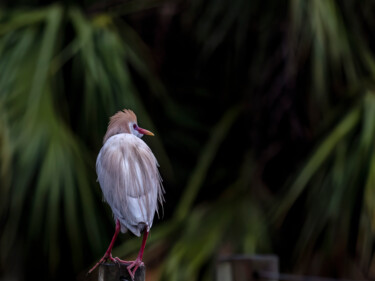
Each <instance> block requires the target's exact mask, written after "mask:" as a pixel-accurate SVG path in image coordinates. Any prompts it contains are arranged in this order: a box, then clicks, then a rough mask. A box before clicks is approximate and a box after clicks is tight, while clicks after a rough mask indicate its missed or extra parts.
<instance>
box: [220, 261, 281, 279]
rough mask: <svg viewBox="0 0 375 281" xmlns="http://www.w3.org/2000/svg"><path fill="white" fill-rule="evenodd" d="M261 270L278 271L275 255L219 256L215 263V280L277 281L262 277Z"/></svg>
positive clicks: (276, 273)
mask: <svg viewBox="0 0 375 281" xmlns="http://www.w3.org/2000/svg"><path fill="white" fill-rule="evenodd" d="M262 272H268V273H274V274H273V276H277V275H278V273H279V259H278V257H277V256H275V255H235V256H228V257H223V258H220V259H219V260H218V261H217V264H216V281H277V280H276V279H264V278H262V274H261V273H262Z"/></svg>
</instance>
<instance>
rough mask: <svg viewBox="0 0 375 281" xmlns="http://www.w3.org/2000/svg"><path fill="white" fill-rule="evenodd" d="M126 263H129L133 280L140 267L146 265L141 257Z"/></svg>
mask: <svg viewBox="0 0 375 281" xmlns="http://www.w3.org/2000/svg"><path fill="white" fill-rule="evenodd" d="M126 263H129V265H128V267H127V269H128V272H129V275H130V276H131V278H132V280H134V276H135V272H136V271H137V269H138V267H140V266H143V265H144V263H143V261H142V260H141V259H140V258H139V257H137V258H136V260H135V261H130V262H126Z"/></svg>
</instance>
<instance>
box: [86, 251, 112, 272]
mask: <svg viewBox="0 0 375 281" xmlns="http://www.w3.org/2000/svg"><path fill="white" fill-rule="evenodd" d="M106 260H110V261H111V262H114V263H117V260H116V258H113V257H112V254H111V253H105V254H104V256H103V257H102V258H101V259H100V260H99V261H98V262H97V263H96V264H95V265H94V266H93V268H91V269H90V270H89V272H87V275H88V274H91V272H93V271H94V270H95V268H97V267H98V266H99V265H101V264H103V263H104V262H105V261H106Z"/></svg>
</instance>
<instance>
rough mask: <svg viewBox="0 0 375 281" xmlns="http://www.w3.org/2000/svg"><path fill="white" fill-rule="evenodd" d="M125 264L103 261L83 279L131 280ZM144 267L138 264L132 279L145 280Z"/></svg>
mask: <svg viewBox="0 0 375 281" xmlns="http://www.w3.org/2000/svg"><path fill="white" fill-rule="evenodd" d="M126 267H127V265H126V264H114V263H103V264H101V265H99V266H98V267H97V268H96V269H95V270H94V271H93V272H92V273H91V274H89V275H87V276H86V278H85V281H133V280H132V278H131V276H130V275H129V272H128V270H127V268H126ZM145 277H146V268H145V266H140V267H139V268H138V269H137V271H136V272H135V276H134V281H145Z"/></svg>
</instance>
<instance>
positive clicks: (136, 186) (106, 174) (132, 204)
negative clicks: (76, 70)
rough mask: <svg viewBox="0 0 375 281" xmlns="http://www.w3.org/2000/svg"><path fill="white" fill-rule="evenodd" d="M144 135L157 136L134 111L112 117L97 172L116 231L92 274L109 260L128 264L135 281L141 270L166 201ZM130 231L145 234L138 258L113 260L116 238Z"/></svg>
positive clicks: (122, 112)
mask: <svg viewBox="0 0 375 281" xmlns="http://www.w3.org/2000/svg"><path fill="white" fill-rule="evenodd" d="M143 135H151V136H153V135H154V134H153V133H151V132H150V131H147V130H145V129H142V128H140V127H138V124H137V117H136V115H135V114H134V112H133V111H131V110H127V109H124V110H123V111H119V112H117V113H116V114H115V115H113V116H112V117H111V119H110V122H109V125H108V129H107V132H106V134H105V136H104V139H103V147H102V149H101V150H100V152H99V155H98V158H97V160H96V172H97V174H98V181H99V183H100V187H101V189H102V192H103V196H104V199H105V201H106V202H107V203H108V204H109V206H110V207H111V209H112V212H113V216H114V220H115V222H116V231H115V234H114V235H113V238H112V241H111V243H110V245H109V247H108V249H107V251H106V252H105V254H104V256H103V257H102V258H101V259H100V260H99V262H98V263H97V264H96V265H95V266H94V267H93V268H92V269H91V270H90V271H89V273H91V272H92V271H93V270H94V269H95V268H96V267H97V266H98V265H99V264H101V263H103V262H104V261H105V260H107V259H109V260H111V261H113V262H116V263H125V264H128V266H127V269H128V272H129V274H130V275H131V277H132V278H133V279H134V275H135V272H136V271H137V269H138V267H139V266H140V265H143V262H142V257H143V251H144V248H145V245H146V240H147V237H148V234H149V231H150V228H151V226H152V223H153V219H154V215H155V213H157V212H158V201H159V202H160V204H161V205H162V203H163V201H164V197H163V193H164V189H163V186H162V183H161V182H162V179H161V177H160V174H159V171H158V162H157V160H156V158H155V156H154V154H153V153H152V151H151V149H150V148H149V147H148V146H147V144H146V143H145V142H144V141H143V140H141V137H142V136H143ZM127 230H130V231H131V232H132V233H133V234H135V235H136V236H138V237H139V236H140V235H141V232H144V233H143V240H142V245H141V248H140V250H139V253H138V256H137V258H136V259H135V260H134V261H129V262H128V261H122V260H120V259H119V258H117V257H116V258H113V257H112V254H111V252H112V248H113V245H114V243H115V240H116V237H117V235H118V234H119V232H120V231H121V232H123V233H124V232H126V231H127Z"/></svg>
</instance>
